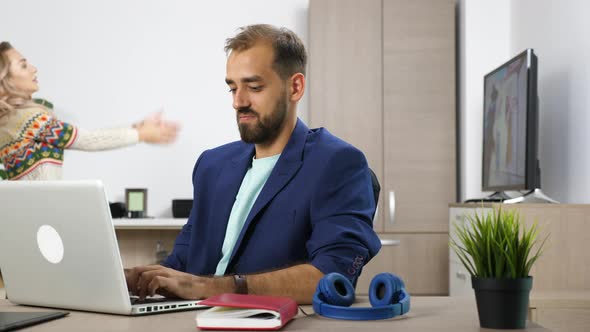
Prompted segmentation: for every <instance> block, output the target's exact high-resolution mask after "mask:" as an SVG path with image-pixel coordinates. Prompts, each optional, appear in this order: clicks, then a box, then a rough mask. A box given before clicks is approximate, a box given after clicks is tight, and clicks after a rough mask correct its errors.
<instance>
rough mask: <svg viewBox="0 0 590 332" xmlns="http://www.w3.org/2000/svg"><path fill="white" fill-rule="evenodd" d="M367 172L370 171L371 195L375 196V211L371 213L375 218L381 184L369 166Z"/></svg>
mask: <svg viewBox="0 0 590 332" xmlns="http://www.w3.org/2000/svg"><path fill="white" fill-rule="evenodd" d="M369 172H370V173H371V184H372V185H373V197H374V198H375V212H374V213H373V218H375V213H377V203H379V192H380V191H381V185H379V179H377V175H375V172H373V170H372V169H371V168H369Z"/></svg>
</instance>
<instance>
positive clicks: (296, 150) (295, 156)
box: [228, 119, 309, 268]
mask: <svg viewBox="0 0 590 332" xmlns="http://www.w3.org/2000/svg"><path fill="white" fill-rule="evenodd" d="M308 131H309V128H307V126H306V125H305V124H304V123H303V122H302V121H301V120H299V119H297V124H296V125H295V129H294V130H293V134H291V138H290V139H289V142H288V143H287V145H286V146H285V149H284V150H283V152H282V153H281V157H280V158H279V160H278V161H277V164H276V165H275V167H274V168H273V170H272V172H271V173H270V176H269V177H268V180H266V183H265V184H264V187H263V188H262V191H261V192H260V195H258V198H257V199H256V201H255V202H254V205H253V206H252V209H251V210H250V213H249V214H248V217H247V218H246V222H245V223H244V227H242V231H241V232H240V236H239V237H238V240H237V242H236V244H235V246H234V249H233V252H232V257H231V259H230V264H229V265H228V268H229V267H230V265H231V264H232V260H233V259H234V256H235V254H236V252H237V250H238V248H239V247H240V244H241V242H242V239H243V238H244V234H245V233H246V231H247V230H248V227H250V224H251V223H252V221H253V220H254V218H256V216H257V215H258V213H259V212H260V211H261V210H262V209H263V208H264V207H265V206H266V205H267V204H268V203H269V202H270V201H271V200H272V199H273V198H274V197H275V196H276V195H277V194H278V193H279V192H280V191H281V189H283V187H285V185H286V184H287V183H288V182H289V181H290V180H291V179H292V178H293V177H294V176H295V174H297V171H298V170H299V168H300V167H301V165H302V164H303V149H304V147H305V142H306V139H307V132H308Z"/></svg>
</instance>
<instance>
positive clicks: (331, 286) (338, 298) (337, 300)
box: [316, 272, 354, 307]
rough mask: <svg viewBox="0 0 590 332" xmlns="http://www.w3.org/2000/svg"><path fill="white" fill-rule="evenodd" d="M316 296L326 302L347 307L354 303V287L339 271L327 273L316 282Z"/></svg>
mask: <svg viewBox="0 0 590 332" xmlns="http://www.w3.org/2000/svg"><path fill="white" fill-rule="evenodd" d="M316 292H318V293H319V294H318V297H319V298H320V299H323V300H325V301H326V303H327V304H331V305H336V306H343V307H348V306H350V305H351V304H353V303H354V287H352V284H351V283H350V280H348V279H347V278H346V277H344V276H343V275H341V274H340V273H335V272H333V273H328V274H326V275H325V276H324V277H323V278H322V279H321V280H320V282H319V283H318V287H317V290H316Z"/></svg>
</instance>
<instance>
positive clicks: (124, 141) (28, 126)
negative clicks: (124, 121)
mask: <svg viewBox="0 0 590 332" xmlns="http://www.w3.org/2000/svg"><path fill="white" fill-rule="evenodd" d="M138 141H139V135H138V132H137V130H135V129H133V128H131V127H128V128H112V129H99V130H83V129H79V128H77V127H75V126H73V125H71V124H69V123H66V122H62V121H60V120H58V119H57V118H56V117H55V115H54V114H53V113H52V112H50V111H49V110H48V109H47V108H45V107H43V106H31V107H29V108H22V109H18V110H17V111H16V112H12V113H11V114H10V115H8V116H7V117H6V118H5V119H3V120H2V124H0V162H2V164H3V165H4V172H0V173H4V174H0V175H4V177H5V178H7V179H8V180H59V179H61V175H62V174H61V173H62V172H61V168H62V165H63V160H64V150H65V149H76V150H84V151H98V150H109V149H115V148H119V147H124V146H128V145H132V144H136V143H137V142H138Z"/></svg>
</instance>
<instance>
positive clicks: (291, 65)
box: [224, 24, 307, 80]
mask: <svg viewBox="0 0 590 332" xmlns="http://www.w3.org/2000/svg"><path fill="white" fill-rule="evenodd" d="M258 42H269V43H271V45H272V47H273V49H274V61H273V65H272V67H273V69H274V70H275V71H276V72H277V74H279V77H280V78H281V79H283V80H286V79H288V78H289V77H291V76H292V75H293V74H296V73H302V74H304V75H305V65H306V64H307V53H306V51H305V46H304V45H303V42H302V41H301V39H299V37H298V36H297V35H296V34H295V33H294V32H293V31H291V30H289V29H287V28H277V27H275V26H272V25H270V24H255V25H248V26H245V27H241V28H240V32H239V33H238V34H237V35H235V36H234V37H232V38H228V39H226V41H225V48H224V49H225V52H226V53H229V52H230V51H238V52H239V51H244V50H247V49H249V48H251V47H253V46H254V45H255V44H256V43H258Z"/></svg>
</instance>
